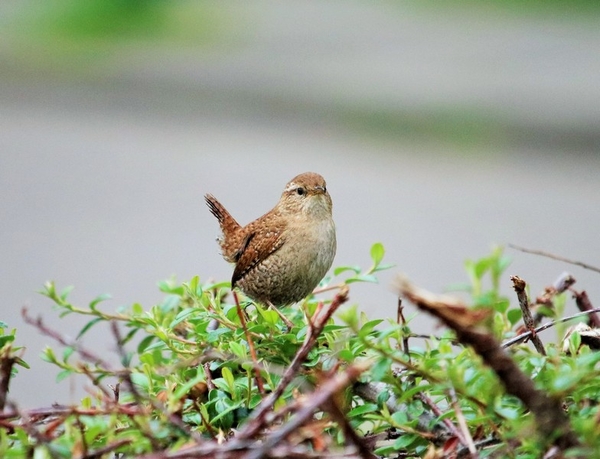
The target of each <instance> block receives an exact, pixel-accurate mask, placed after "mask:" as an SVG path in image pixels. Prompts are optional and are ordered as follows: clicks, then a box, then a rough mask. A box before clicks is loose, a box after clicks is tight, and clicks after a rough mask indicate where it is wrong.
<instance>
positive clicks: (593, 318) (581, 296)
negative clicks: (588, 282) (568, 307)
mask: <svg viewBox="0 0 600 459" xmlns="http://www.w3.org/2000/svg"><path fill="white" fill-rule="evenodd" d="M573 295H574V296H575V304H577V307H578V308H579V310H580V311H591V313H590V317H589V321H590V325H591V326H592V328H600V317H598V316H597V315H596V314H594V313H593V309H594V306H592V302H591V301H590V299H589V298H588V296H587V293H586V291H585V290H582V291H581V292H579V293H578V292H575V291H574V292H573Z"/></svg>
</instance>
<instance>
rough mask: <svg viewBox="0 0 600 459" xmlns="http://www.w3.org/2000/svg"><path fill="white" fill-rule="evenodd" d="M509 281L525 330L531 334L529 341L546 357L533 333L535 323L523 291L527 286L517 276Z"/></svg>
mask: <svg viewBox="0 0 600 459" xmlns="http://www.w3.org/2000/svg"><path fill="white" fill-rule="evenodd" d="M510 280H511V281H512V283H513V288H514V289H515V292H517V298H518V299H519V306H520V307H521V312H522V313H523V322H525V326H526V327H527V329H528V330H530V331H531V332H532V333H531V341H532V342H533V345H534V346H535V348H536V349H537V351H538V352H539V353H540V354H542V355H546V349H544V345H543V344H542V340H541V339H540V337H539V336H538V335H537V334H536V333H535V323H534V321H533V317H531V311H530V310H529V299H528V298H527V292H526V291H525V286H526V285H527V284H526V283H525V281H524V280H523V279H521V278H520V277H519V276H510Z"/></svg>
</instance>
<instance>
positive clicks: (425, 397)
mask: <svg viewBox="0 0 600 459" xmlns="http://www.w3.org/2000/svg"><path fill="white" fill-rule="evenodd" d="M416 397H417V398H418V399H419V400H421V401H422V402H423V403H424V404H425V405H427V406H428V407H429V409H430V410H431V412H432V413H433V414H435V415H436V416H437V417H438V418H440V419H442V422H443V423H444V425H445V426H446V427H447V428H448V431H450V432H451V433H452V434H453V435H454V436H455V437H456V438H458V440H459V441H460V442H461V443H462V444H463V445H465V446H467V440H466V439H465V438H464V437H463V434H462V432H461V431H460V430H459V429H457V428H456V426H455V425H454V423H453V422H452V421H451V420H450V419H448V418H447V417H442V416H443V415H444V413H443V412H442V410H440V407H439V406H437V405H436V404H435V402H434V401H433V400H431V398H430V397H429V396H428V395H427V394H425V392H419V393H418V394H416ZM445 440H446V439H445Z"/></svg>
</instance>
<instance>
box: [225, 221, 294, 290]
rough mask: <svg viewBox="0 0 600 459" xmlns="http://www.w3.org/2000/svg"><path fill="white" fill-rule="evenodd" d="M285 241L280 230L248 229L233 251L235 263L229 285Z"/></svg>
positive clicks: (233, 284)
mask: <svg viewBox="0 0 600 459" xmlns="http://www.w3.org/2000/svg"><path fill="white" fill-rule="evenodd" d="M284 242H285V238H284V237H283V235H282V231H280V230H277V231H275V230H274V231H270V232H266V233H265V232H264V231H263V232H262V233H260V234H259V233H257V232H256V231H249V232H248V234H247V235H246V238H245V239H244V243H243V244H242V245H241V247H240V249H239V250H238V251H237V252H236V253H235V257H236V264H235V269H234V270H233V276H232V278H231V287H232V288H233V287H235V284H236V282H237V281H239V280H240V279H241V278H243V277H244V275H245V274H246V273H248V272H249V271H250V270H252V268H254V267H255V266H256V265H258V264H259V263H261V262H263V261H264V260H266V259H267V258H268V257H269V256H270V255H271V254H273V253H274V252H276V251H277V250H279V248H280V247H281V246H282V245H283V243H284Z"/></svg>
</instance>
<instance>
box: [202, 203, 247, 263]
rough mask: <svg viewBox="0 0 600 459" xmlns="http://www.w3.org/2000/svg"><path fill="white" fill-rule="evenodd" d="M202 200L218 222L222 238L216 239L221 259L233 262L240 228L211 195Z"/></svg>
mask: <svg viewBox="0 0 600 459" xmlns="http://www.w3.org/2000/svg"><path fill="white" fill-rule="evenodd" d="M204 199H205V200H206V205H207V206H208V208H209V209H210V212H211V213H212V214H213V215H214V216H215V217H216V218H217V220H218V221H219V226H220V227H221V231H222V232H223V237H222V238H219V239H218V241H219V245H220V246H221V249H222V250H223V257H224V258H225V259H226V260H228V261H232V262H234V261H235V260H234V259H233V258H234V251H235V250H236V248H237V247H238V246H239V244H240V243H241V241H238V239H239V238H240V237H241V231H240V230H241V229H242V227H241V226H240V224H239V223H238V222H237V221H235V219H234V218H233V217H232V216H231V214H230V213H229V212H227V210H226V209H225V207H223V205H222V204H221V203H220V202H219V201H217V198H215V197H214V196H213V195H211V194H207V195H206V196H204Z"/></svg>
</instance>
